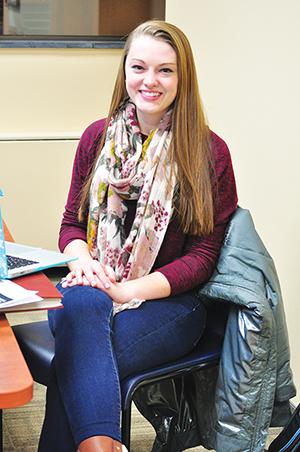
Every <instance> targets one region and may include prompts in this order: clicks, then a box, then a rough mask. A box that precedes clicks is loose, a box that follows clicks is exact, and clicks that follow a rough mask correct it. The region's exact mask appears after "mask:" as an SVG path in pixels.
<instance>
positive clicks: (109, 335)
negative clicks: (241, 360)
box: [39, 285, 206, 452]
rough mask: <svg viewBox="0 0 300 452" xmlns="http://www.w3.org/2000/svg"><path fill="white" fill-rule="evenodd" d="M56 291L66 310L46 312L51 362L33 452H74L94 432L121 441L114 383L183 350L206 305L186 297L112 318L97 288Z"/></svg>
mask: <svg viewBox="0 0 300 452" xmlns="http://www.w3.org/2000/svg"><path fill="white" fill-rule="evenodd" d="M58 288H59V290H60V291H61V292H62V294H63V304H64V308H63V309H57V310H53V311H49V325H50V328H51V331H52V333H53V335H54V337H55V358H54V360H53V363H52V375H51V381H50V383H49V385H48V388H47V402H46V415H45V420H44V425H43V429H42V434H41V438H40V444H39V452H50V451H51V452H56V451H59V452H74V451H75V450H76V447H77V446H78V444H79V443H80V442H81V441H83V440H84V439H86V438H88V437H90V436H95V435H106V436H110V437H112V438H114V439H116V440H119V441H121V433H120V415H121V396H120V380H122V379H123V378H125V377H127V376H128V375H130V374H134V373H136V372H139V371H142V370H146V369H149V368H151V367H154V366H158V365H160V364H163V363H165V362H168V361H171V360H174V359H177V358H179V357H181V356H183V355H185V354H186V353H188V352H189V351H190V350H191V349H192V348H193V347H194V346H195V344H196V343H197V342H198V341H199V339H200V338H201V335H202V333H203V330H204V326H205V320H206V311H205V308H204V307H203V305H202V303H201V302H200V301H199V300H198V299H197V298H196V297H195V296H194V295H193V294H191V293H186V294H183V295H177V296H173V297H169V298H164V299H161V300H153V301H146V302H144V303H143V304H142V305H141V306H140V307H139V308H137V309H131V310H126V311H122V312H120V313H118V314H117V315H116V316H112V301H111V298H110V297H109V296H108V295H106V294H105V293H103V292H102V291H101V290H99V289H95V288H92V287H88V286H74V287H71V288H66V289H63V288H62V287H61V286H60V285H59V286H58Z"/></svg>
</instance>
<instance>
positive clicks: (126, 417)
mask: <svg viewBox="0 0 300 452" xmlns="http://www.w3.org/2000/svg"><path fill="white" fill-rule="evenodd" d="M121 430H122V432H121V434H122V443H123V444H124V445H125V446H126V447H127V449H128V451H129V452H130V430H131V403H130V405H129V407H128V408H127V410H123V411H122V428H121ZM0 452H1V451H0Z"/></svg>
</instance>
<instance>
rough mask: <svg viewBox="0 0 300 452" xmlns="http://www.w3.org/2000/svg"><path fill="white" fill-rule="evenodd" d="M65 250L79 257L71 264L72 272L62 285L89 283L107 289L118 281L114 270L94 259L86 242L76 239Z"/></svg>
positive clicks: (69, 254)
mask: <svg viewBox="0 0 300 452" xmlns="http://www.w3.org/2000/svg"><path fill="white" fill-rule="evenodd" d="M64 252H65V253H66V254H68V256H74V257H77V260H75V261H73V262H71V263H70V264H69V268H70V272H69V273H68V274H67V276H66V277H65V279H64V281H63V282H62V287H72V286H75V285H86V286H87V285H88V286H92V287H96V288H98V289H102V290H105V289H109V288H110V286H111V283H115V282H116V275H115V272H114V270H113V269H112V268H111V267H109V266H107V265H106V266H105V265H102V264H101V263H100V262H99V261H97V260H95V259H93V258H92V257H91V255H90V253H89V250H88V247H87V244H86V242H83V241H82V240H74V241H72V242H71V243H69V244H68V245H67V246H66V248H65V250H64Z"/></svg>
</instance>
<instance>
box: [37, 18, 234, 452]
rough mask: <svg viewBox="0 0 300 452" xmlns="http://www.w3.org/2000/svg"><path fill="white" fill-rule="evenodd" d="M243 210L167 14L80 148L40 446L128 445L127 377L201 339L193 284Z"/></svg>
mask: <svg viewBox="0 0 300 452" xmlns="http://www.w3.org/2000/svg"><path fill="white" fill-rule="evenodd" d="M236 205H237V197H236V188H235V181H234V175H233V170H232V165H231V160H230V155H229V151H228V148H227V146H226V144H225V143H224V142H223V141H222V140H221V139H220V138H219V137H218V136H217V135H215V134H214V133H213V132H211V131H210V130H209V129H208V127H207V125H206V123H205V120H204V115H203V112H202V108H201V103H200V98H199V93H198V86H197V79H196V70H195V65H194V60H193V55H192V51H191V48H190V45H189V42H188V40H187V38H186V37H185V35H184V34H183V33H182V32H181V31H180V30H179V29H178V28H177V27H175V26H174V25H171V24H168V23H165V22H163V21H149V22H146V23H144V24H142V25H140V26H138V27H137V28H136V29H135V30H134V31H133V32H132V33H131V35H130V36H129V38H128V40H127V43H126V45H125V49H124V55H123V58H122V61H121V65H120V69H119V72H118V76H117V80H116V84H115V89H114V93H113V96H112V102H111V107H110V111H109V114H108V120H107V121H106V120H100V121H96V122H95V123H93V124H91V125H90V126H89V127H88V128H87V129H86V131H85V132H84V134H83V136H82V137H81V140H80V143H79V146H78V149H77V154H76V157H75V162H74V168H73V175H72V182H71V188H70V192H69V196H68V201H67V205H66V209H65V213H64V216H63V221H62V226H61V230H60V241H59V245H60V249H61V250H63V251H64V252H65V253H66V254H68V255H71V256H76V257H78V260H76V261H75V262H73V263H72V264H71V265H70V272H69V274H68V275H67V277H66V279H65V280H64V281H63V282H62V284H61V285H60V286H59V288H60V290H61V291H62V293H63V296H64V298H63V304H64V309H61V310H57V311H52V312H49V323H50V327H51V330H52V332H53V335H54V336H55V359H54V361H53V374H52V379H51V382H50V384H49V386H48V390H47V406H46V416H45V421H44V425H43V430H42V434H41V439H40V445H39V450H40V451H42V452H44V451H51V452H53V451H55V450H59V451H60V452H63V451H74V450H76V448H77V449H78V450H79V451H80V452H87V451H103V452H107V451H116V450H120V451H121V450H125V448H124V446H123V449H122V445H121V434H120V412H121V402H120V383H119V382H120V380H121V379H123V378H125V377H126V376H128V375H130V374H133V373H135V372H137V371H141V370H143V369H147V368H150V367H154V366H157V365H159V364H162V363H164V362H167V361H170V360H173V359H177V358H179V357H180V356H183V355H184V354H186V353H187V352H189V351H190V350H191V349H192V348H193V347H194V345H195V344H196V343H197V342H198V341H199V340H200V338H201V335H202V332H203V329H204V327H205V318H206V314H205V309H204V307H203V305H202V303H201V301H199V300H198V299H197V297H196V296H195V293H194V292H195V290H194V289H196V287H197V286H199V285H200V284H203V283H204V282H206V281H207V280H208V279H209V277H210V275H211V274H212V272H213V270H214V267H215V265H216V261H217V258H218V254H219V251H220V248H221V245H222V240H223V237H224V233H225V229H226V225H227V223H228V221H229V218H230V216H231V214H232V213H233V212H234V210H235V209H236ZM132 308H136V309H132ZM114 314H115V315H114Z"/></svg>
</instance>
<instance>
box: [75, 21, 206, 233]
mask: <svg viewBox="0 0 300 452" xmlns="http://www.w3.org/2000/svg"><path fill="white" fill-rule="evenodd" d="M144 35H148V36H151V37H153V38H155V39H159V40H162V41H165V42H166V43H168V44H169V45H170V46H171V47H172V48H173V49H174V50H175V52H176V56H177V71H178V89H177V95H176V98H175V101H174V105H173V114H172V125H171V130H172V141H171V144H170V151H169V158H170V161H171V162H172V163H173V162H174V163H176V165H177V188H178V190H177V193H178V196H177V199H176V203H175V204H176V209H177V213H178V217H179V220H180V224H181V228H182V230H183V232H184V233H189V234H198V235H202V234H203V235H205V234H209V233H211V232H212V230H213V224H214V205H213V204H214V203H213V188H212V180H213V172H214V170H213V168H214V165H213V159H212V154H211V150H210V133H209V129H208V127H207V124H206V121H205V117H204V113H203V109H202V105H201V99H200V95H199V89H198V81H197V75H196V68H195V63H194V58H193V53H192V49H191V46H190V43H189V41H188V39H187V37H186V36H185V34H184V33H183V32H182V31H181V30H180V29H179V28H177V27H176V26H175V25H172V24H169V23H167V22H164V21H160V20H150V21H147V22H144V23H142V24H141V25H139V26H138V27H137V28H136V29H135V30H133V31H132V33H131V34H130V35H129V36H128V39H127V41H126V44H125V47H124V52H123V56H122V59H121V63H120V67H119V71H118V74H117V78H116V82H115V87H114V91H113V95H112V100H111V105H110V109H109V113H108V118H111V117H112V116H114V115H115V114H116V113H117V111H118V109H119V108H120V106H121V105H122V104H123V103H124V101H125V100H126V99H127V98H128V93H127V91H126V85H125V61H126V57H127V55H128V52H129V49H130V46H131V43H132V42H133V40H135V39H137V38H139V37H140V36H144ZM106 127H107V126H106ZM105 135H106V129H105V130H104V132H103V134H102V138H101V141H100V145H99V149H98V152H97V156H96V158H95V163H96V161H97V158H98V156H99V154H100V152H101V149H102V147H103V144H104V141H105ZM92 177H93V170H92V171H91V174H90V176H89V178H88V180H87V182H86V184H85V186H84V188H83V190H82V196H81V203H80V210H79V219H80V220H83V219H84V218H85V216H86V214H87V210H88V202H89V200H88V197H89V189H90V185H91V180H92Z"/></svg>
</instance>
